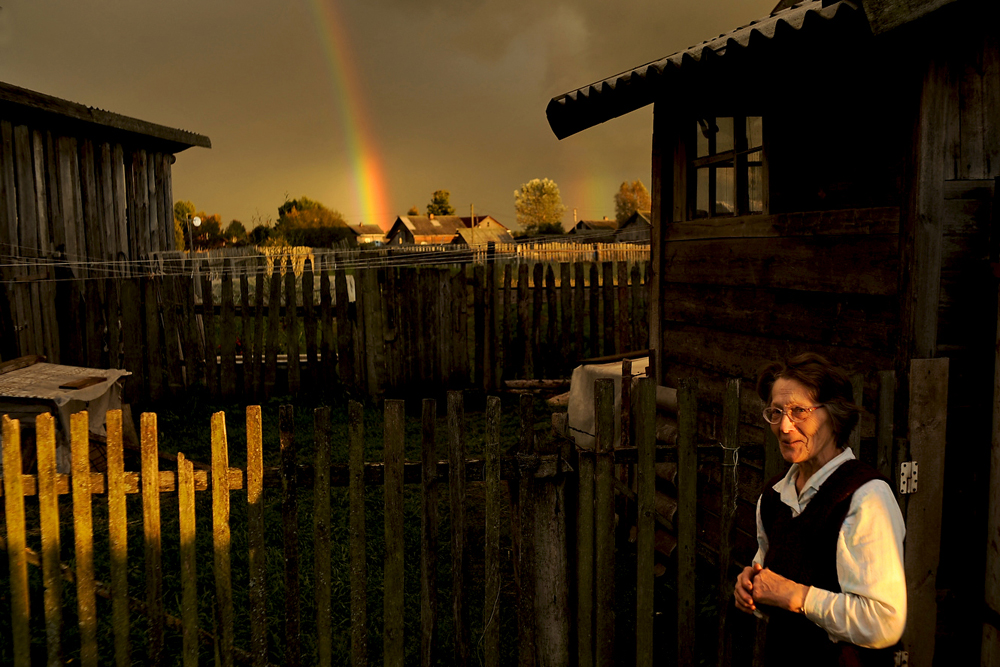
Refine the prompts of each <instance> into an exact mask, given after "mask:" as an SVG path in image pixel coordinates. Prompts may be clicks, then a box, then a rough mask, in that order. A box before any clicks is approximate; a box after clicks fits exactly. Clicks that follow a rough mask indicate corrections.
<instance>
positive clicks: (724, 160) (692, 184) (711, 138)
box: [686, 114, 769, 220]
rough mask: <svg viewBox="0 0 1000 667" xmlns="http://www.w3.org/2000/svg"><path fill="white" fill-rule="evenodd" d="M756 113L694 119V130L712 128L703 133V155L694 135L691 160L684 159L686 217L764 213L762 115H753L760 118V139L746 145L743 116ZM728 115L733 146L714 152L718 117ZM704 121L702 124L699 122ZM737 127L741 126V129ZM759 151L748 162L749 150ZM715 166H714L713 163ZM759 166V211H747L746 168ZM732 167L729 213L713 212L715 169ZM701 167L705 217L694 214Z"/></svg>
mask: <svg viewBox="0 0 1000 667" xmlns="http://www.w3.org/2000/svg"><path fill="white" fill-rule="evenodd" d="M754 115H756V114H749V115H748V114H742V115H738V114H733V115H731V116H727V115H713V116H702V117H700V118H698V119H696V120H695V122H694V125H695V132H703V133H704V130H703V129H702V128H703V127H706V126H707V127H712V128H715V130H716V131H714V132H709V133H707V134H706V138H707V139H708V152H707V154H706V155H704V156H701V157H698V155H697V153H698V148H697V146H698V138H697V135H694V137H693V141H692V143H691V153H690V154H691V155H693V156H694V157H692V158H691V159H689V160H687V165H686V167H687V171H688V183H689V186H688V202H689V203H688V206H687V219H688V220H706V219H712V218H734V217H740V216H746V215H761V214H766V213H768V212H769V211H768V208H769V206H768V199H769V197H768V185H769V184H768V169H767V159H766V154H767V141H766V138H765V133H764V117H763V115H757V117H759V118H760V119H761V138H760V144H759V145H757V146H750V145H749V137H748V136H747V135H748V132H747V130H746V127H747V118H748V117H753V116H754ZM720 118H732V120H733V148H731V149H729V150H726V151H722V152H716V144H717V139H718V134H719V132H718V119H720ZM703 124H704V125H703ZM737 128H742V131H741V132H738V131H737ZM757 152H759V153H760V160H759V161H751V160H750V155H751V154H752V153H757ZM716 165H717V166H716ZM751 167H760V178H761V180H762V193H761V194H762V197H761V210H760V211H751V210H750V168H751ZM720 168H725V169H730V168H731V169H733V191H734V192H733V213H732V214H719V213H716V212H715V211H714V209H715V208H716V205H717V204H718V191H717V187H718V186H717V173H718V172H717V169H720ZM702 169H707V170H708V206H709V208H710V209H712V210H709V211H708V212H707V213H708V214H707V215H706V216H702V217H698V215H697V212H698V210H699V209H698V173H699V171H701V170H702Z"/></svg>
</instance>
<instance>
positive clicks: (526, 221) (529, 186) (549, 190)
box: [514, 178, 566, 236]
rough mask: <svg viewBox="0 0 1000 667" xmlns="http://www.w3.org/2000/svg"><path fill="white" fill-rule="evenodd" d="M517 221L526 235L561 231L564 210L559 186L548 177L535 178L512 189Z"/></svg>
mask: <svg viewBox="0 0 1000 667" xmlns="http://www.w3.org/2000/svg"><path fill="white" fill-rule="evenodd" d="M514 210H515V211H516V212H517V222H518V224H519V225H521V229H523V230H524V232H525V234H526V235H528V236H534V235H536V234H543V233H544V234H552V233H562V221H561V218H562V215H563V213H565V212H566V207H565V206H563V203H562V197H560V196H559V186H558V185H556V184H555V181H552V180H549V179H548V178H541V179H539V178H535V179H532V180H530V181H528V182H527V183H525V184H523V185H522V186H521V189H520V190H514Z"/></svg>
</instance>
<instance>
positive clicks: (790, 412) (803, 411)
mask: <svg viewBox="0 0 1000 667" xmlns="http://www.w3.org/2000/svg"><path fill="white" fill-rule="evenodd" d="M822 407H823V405H822V404H820V405H814V406H813V407H811V408H804V407H802V406H801V405H796V406H793V407H790V408H788V409H786V410H782V409H781V408H775V407H769V408H764V412H763V415H764V421H766V422H767V423H768V424H780V423H781V417H782V416H784V415H787V416H788V418H789V419H790V420H791V421H792V423H793V424H798V423H799V422H804V421H805V420H806V419H808V418H809V415H811V414H812V413H813V412H815V411H816V410H819V409H820V408H822Z"/></svg>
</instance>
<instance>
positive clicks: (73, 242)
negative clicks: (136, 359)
mask: <svg viewBox="0 0 1000 667" xmlns="http://www.w3.org/2000/svg"><path fill="white" fill-rule="evenodd" d="M172 160H173V157H172V156H171V155H170V154H169V153H164V152H161V151H157V150H153V149H145V148H143V147H137V146H127V145H123V144H122V143H120V142H116V141H114V140H108V139H106V138H103V137H100V136H70V135H67V134H64V133H62V132H61V131H59V130H54V129H52V128H51V127H49V126H47V125H45V124H44V123H43V122H25V121H24V120H23V119H20V118H15V119H8V118H0V244H2V246H0V247H2V249H0V254H2V255H3V256H4V257H5V260H4V262H3V264H4V267H5V268H4V269H3V271H2V272H0V273H2V275H0V277H2V278H3V280H5V281H11V280H15V281H17V283H16V284H10V283H7V284H6V286H5V288H4V294H3V296H4V297H5V303H4V304H3V308H2V311H3V316H2V317H0V327H2V330H0V336H2V337H3V338H4V340H5V343H4V347H3V349H0V354H4V355H5V356H10V355H12V354H21V355H23V354H44V355H46V356H47V357H48V359H49V360H50V361H53V362H61V363H74V364H86V363H88V362H89V360H88V357H87V353H86V350H83V349H82V348H80V347H79V346H76V345H74V344H73V343H74V342H76V341H74V340H73V335H74V334H73V333H72V329H73V328H74V327H75V326H76V325H77V324H78V323H72V324H67V323H66V322H65V317H64V316H63V317H62V319H60V316H59V313H58V312H57V303H61V304H62V305H64V306H65V307H68V308H73V307H75V305H76V302H77V300H78V298H79V295H80V294H82V293H83V292H85V291H86V289H87V288H85V287H84V286H82V284H77V285H75V286H74V285H73V284H71V280H73V279H77V280H79V279H86V278H104V277H108V276H111V275H120V274H121V273H123V272H124V273H141V272H143V270H144V269H142V268H141V267H139V266H138V265H136V264H133V263H132V262H135V261H136V260H140V259H142V258H146V257H149V256H150V254H151V253H154V252H160V251H165V250H173V244H174V235H173V193H172V192H171V179H170V165H171V162H172ZM53 258H55V259H56V260H57V262H56V263H55V264H53V263H52V262H51V259H53ZM11 259H15V260H17V261H15V262H11V261H10V260H11ZM98 298H101V299H107V295H106V294H105V293H104V292H103V290H101V289H100V288H98ZM89 325H90V326H93V327H94V328H103V327H106V326H109V323H107V322H105V321H103V320H102V321H94V322H90V323H89ZM67 330H70V331H69V332H68V331H67ZM67 336H69V340H63V339H64V338H66V337H67ZM11 341H16V348H17V349H16V351H15V350H13V349H10V348H11V347H12V346H11V345H10V342H11Z"/></svg>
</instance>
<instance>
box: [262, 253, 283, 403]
mask: <svg viewBox="0 0 1000 667" xmlns="http://www.w3.org/2000/svg"><path fill="white" fill-rule="evenodd" d="M279 261H280V260H279V259H278V258H277V257H276V258H275V259H274V262H273V263H272V271H271V280H270V283H269V285H268V288H269V290H268V299H267V352H266V354H267V356H266V361H265V363H264V394H263V395H264V396H267V397H270V396H271V395H272V394H273V393H274V384H275V382H276V378H277V375H278V336H279V335H280V333H281V265H280V264H279Z"/></svg>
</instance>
